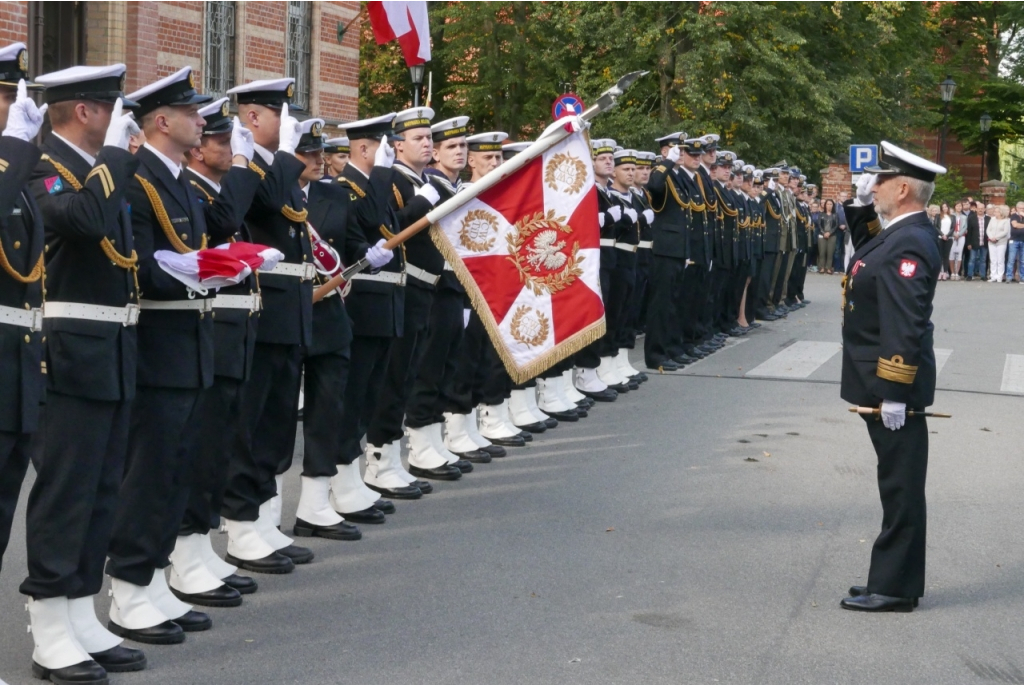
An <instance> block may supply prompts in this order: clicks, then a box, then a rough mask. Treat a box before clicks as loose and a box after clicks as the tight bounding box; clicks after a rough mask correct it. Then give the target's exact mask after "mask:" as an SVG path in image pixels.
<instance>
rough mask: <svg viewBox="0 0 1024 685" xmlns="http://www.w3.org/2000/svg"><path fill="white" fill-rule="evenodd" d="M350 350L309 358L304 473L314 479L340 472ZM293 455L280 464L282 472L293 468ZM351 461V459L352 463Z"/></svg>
mask: <svg viewBox="0 0 1024 685" xmlns="http://www.w3.org/2000/svg"><path fill="white" fill-rule="evenodd" d="M349 354H350V350H338V351H336V352H330V353H328V354H317V355H310V356H308V357H306V359H305V361H304V362H303V365H304V366H305V370H306V373H305V386H304V387H305V394H304V395H303V396H304V398H305V405H304V407H303V410H302V445H303V455H302V475H303V476H308V477H310V478H317V477H323V476H333V475H335V474H336V473H337V472H338V467H337V464H338V455H339V454H341V431H339V430H338V424H339V422H340V421H341V418H342V416H344V414H345V387H346V386H347V385H348V374H349V361H350V359H349ZM291 463H292V455H291V452H289V453H288V458H287V459H286V460H284V461H282V462H281V463H280V464H278V469H277V472H278V474H282V473H284V472H285V471H287V470H288V469H289V468H290V467H291ZM349 463H351V462H349Z"/></svg>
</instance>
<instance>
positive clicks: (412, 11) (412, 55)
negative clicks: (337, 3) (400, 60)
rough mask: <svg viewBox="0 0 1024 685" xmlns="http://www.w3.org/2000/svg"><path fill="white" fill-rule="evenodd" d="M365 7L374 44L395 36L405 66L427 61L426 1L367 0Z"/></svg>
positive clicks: (382, 42) (428, 33)
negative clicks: (403, 56) (400, 48)
mask: <svg viewBox="0 0 1024 685" xmlns="http://www.w3.org/2000/svg"><path fill="white" fill-rule="evenodd" d="M366 9H367V11H368V12H369V14H370V25H371V26H373V37H374V38H375V39H376V40H377V45H383V44H384V43H390V42H391V41H393V40H395V39H396V38H397V39H398V44H399V45H400V46H402V54H403V55H405V64H406V66H410V67H411V66H413V65H415V64H423V63H424V62H429V61H430V27H429V25H428V22H427V2H426V0H383V1H381V0H371V1H370V2H367V3H366Z"/></svg>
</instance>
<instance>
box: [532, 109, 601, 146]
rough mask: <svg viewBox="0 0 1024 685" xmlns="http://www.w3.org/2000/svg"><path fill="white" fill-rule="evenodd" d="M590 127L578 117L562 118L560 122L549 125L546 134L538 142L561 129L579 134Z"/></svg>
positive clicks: (540, 136)
mask: <svg viewBox="0 0 1024 685" xmlns="http://www.w3.org/2000/svg"><path fill="white" fill-rule="evenodd" d="M589 126H590V125H589V124H588V123H587V122H585V121H583V120H582V119H580V118H579V117H578V116H576V115H572V116H567V117H562V118H561V119H559V120H558V121H556V122H554V123H553V124H551V125H549V126H548V127H547V128H546V129H544V132H543V133H541V134H540V135H539V136H538V137H537V140H540V139H541V138H543V137H545V136H548V135H551V134H552V133H554V132H555V131H557V130H558V129H560V128H565V130H566V131H568V132H569V133H577V132H579V131H582V130H583V129H585V128H589Z"/></svg>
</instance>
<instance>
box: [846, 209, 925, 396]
mask: <svg viewBox="0 0 1024 685" xmlns="http://www.w3.org/2000/svg"><path fill="white" fill-rule="evenodd" d="M846 218H847V220H848V222H849V226H850V230H851V231H852V233H851V238H852V239H853V244H854V246H855V249H856V252H854V255H853V258H852V259H851V260H850V268H849V272H848V275H847V276H846V278H845V283H844V312H843V313H844V321H843V377H842V390H841V395H842V398H843V399H844V400H846V401H847V402H851V403H853V404H857V405H861V406H875V407H877V406H878V405H879V404H880V403H881V401H882V400H890V401H893V402H903V403H905V404H906V405H907V406H908V407H909V408H911V409H921V408H924V407H927V406H929V405H930V404H932V401H933V400H934V397H935V351H934V349H933V340H932V331H933V326H932V322H931V315H932V299H933V298H934V296H935V284H936V282H937V281H938V277H939V270H940V266H941V261H942V259H941V256H940V253H939V246H938V242H937V241H936V239H935V230H934V229H933V228H932V226H931V223H930V222H929V221H928V217H927V215H926V214H925V213H924V212H917V213H915V214H912V215H911V216H908V217H905V218H903V219H901V220H899V221H898V222H896V223H895V224H893V225H892V226H889V227H888V228H886V229H885V230H884V231H880V230H879V228H880V225H879V222H878V219H877V218H876V217H875V216H874V207H873V206H868V207H854V206H852V205H849V204H848V205H846Z"/></svg>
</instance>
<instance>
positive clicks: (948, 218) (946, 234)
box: [936, 202, 956, 281]
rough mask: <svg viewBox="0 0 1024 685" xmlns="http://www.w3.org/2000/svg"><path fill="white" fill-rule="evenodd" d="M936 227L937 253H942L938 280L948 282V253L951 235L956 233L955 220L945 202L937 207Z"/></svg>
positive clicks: (949, 266) (950, 247) (950, 245)
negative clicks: (937, 234)
mask: <svg viewBox="0 0 1024 685" xmlns="http://www.w3.org/2000/svg"><path fill="white" fill-rule="evenodd" d="M936 227H937V228H938V230H939V251H940V252H941V253H942V272H941V273H940V274H939V280H940V281H948V280H949V274H950V268H951V262H950V259H949V252H950V250H951V249H952V247H953V234H954V233H956V218H955V217H954V216H953V214H952V212H950V210H949V203H947V202H943V203H942V206H941V207H939V215H938V217H936Z"/></svg>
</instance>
